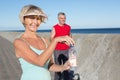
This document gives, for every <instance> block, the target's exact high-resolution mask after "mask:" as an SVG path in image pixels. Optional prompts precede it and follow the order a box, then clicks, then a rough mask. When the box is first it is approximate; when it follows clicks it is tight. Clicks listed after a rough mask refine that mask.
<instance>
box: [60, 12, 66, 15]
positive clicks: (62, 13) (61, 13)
mask: <svg viewBox="0 0 120 80" xmlns="http://www.w3.org/2000/svg"><path fill="white" fill-rule="evenodd" d="M60 15H64V16H66V15H65V13H64V12H59V13H58V16H60Z"/></svg>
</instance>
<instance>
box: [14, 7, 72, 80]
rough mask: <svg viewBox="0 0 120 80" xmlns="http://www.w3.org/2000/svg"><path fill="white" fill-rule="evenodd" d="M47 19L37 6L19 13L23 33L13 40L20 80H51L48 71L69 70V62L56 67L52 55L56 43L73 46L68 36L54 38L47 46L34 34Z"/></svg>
mask: <svg viewBox="0 0 120 80" xmlns="http://www.w3.org/2000/svg"><path fill="white" fill-rule="evenodd" d="M46 18H47V16H46V15H45V13H44V12H43V11H42V10H41V9H40V8H39V7H37V6H34V5H26V6H24V7H23V8H22V10H21V12H20V20H21V22H22V23H23V25H24V27H25V32H24V33H23V35H21V36H20V38H17V39H15V40H14V47H15V52H16V56H17V58H18V59H19V61H20V64H21V68H22V71H23V73H22V76H21V80H51V77H50V72H49V71H48V70H50V71H55V72H60V71H64V70H67V69H69V68H70V65H69V62H66V63H65V64H64V65H56V64H54V62H53V58H52V54H53V51H54V49H55V46H56V44H57V43H58V42H64V41H65V42H66V43H67V45H70V44H74V41H73V39H71V38H70V37H69V36H62V37H56V38H55V39H54V40H52V41H51V43H50V44H48V41H47V39H45V38H43V37H40V36H38V35H37V34H36V31H37V29H38V27H39V25H40V24H41V23H42V22H44V20H45V19H46Z"/></svg>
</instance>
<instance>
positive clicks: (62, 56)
mask: <svg viewBox="0 0 120 80" xmlns="http://www.w3.org/2000/svg"><path fill="white" fill-rule="evenodd" d="M58 21H59V23H58V24H56V25H54V26H53V29H52V31H51V36H50V39H51V40H53V38H55V37H58V36H65V35H69V36H71V37H72V35H71V27H70V26H69V25H68V24H66V23H65V22H66V15H65V13H63V12H60V13H58ZM69 48H70V47H69V46H68V45H66V44H65V42H59V43H58V44H57V45H56V48H55V51H54V60H55V63H56V64H59V65H61V64H64V63H65V62H66V61H67V60H68V58H69V55H68V50H69ZM63 75H64V76H63ZM61 76H63V77H64V80H69V79H68V78H69V71H64V72H63V73H60V72H58V73H55V78H54V80H60V77H61Z"/></svg>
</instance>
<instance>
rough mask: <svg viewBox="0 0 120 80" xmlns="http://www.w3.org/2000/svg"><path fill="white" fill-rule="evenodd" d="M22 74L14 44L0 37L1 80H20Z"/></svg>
mask: <svg viewBox="0 0 120 80" xmlns="http://www.w3.org/2000/svg"><path fill="white" fill-rule="evenodd" d="M21 73H22V71H21V67H20V64H19V62H18V60H17V58H16V56H15V52H14V47H13V43H12V42H10V41H8V40H7V39H5V38H3V37H1V36H0V80H20V76H21Z"/></svg>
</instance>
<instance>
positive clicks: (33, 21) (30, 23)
mask: <svg viewBox="0 0 120 80" xmlns="http://www.w3.org/2000/svg"><path fill="white" fill-rule="evenodd" d="M40 24H41V17H40V16H36V15H29V16H25V17H24V25H25V28H26V30H29V31H32V32H36V31H37V29H38V27H39V26H40Z"/></svg>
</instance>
